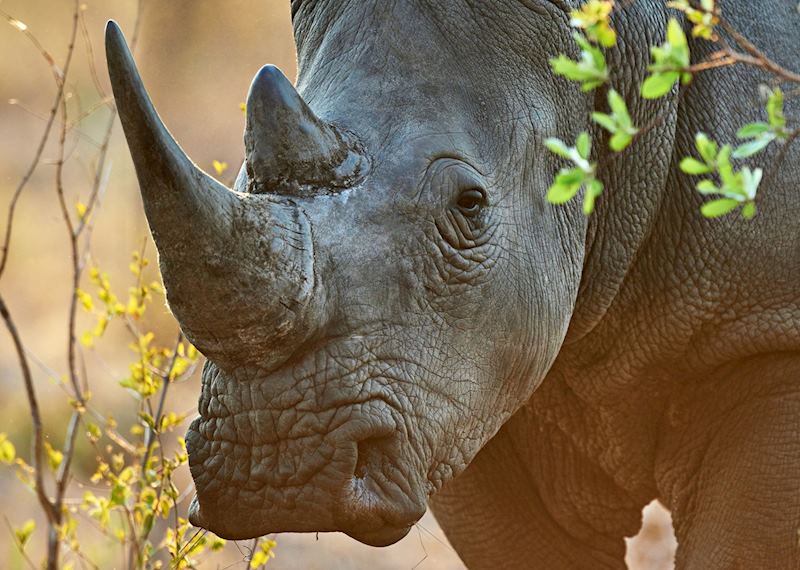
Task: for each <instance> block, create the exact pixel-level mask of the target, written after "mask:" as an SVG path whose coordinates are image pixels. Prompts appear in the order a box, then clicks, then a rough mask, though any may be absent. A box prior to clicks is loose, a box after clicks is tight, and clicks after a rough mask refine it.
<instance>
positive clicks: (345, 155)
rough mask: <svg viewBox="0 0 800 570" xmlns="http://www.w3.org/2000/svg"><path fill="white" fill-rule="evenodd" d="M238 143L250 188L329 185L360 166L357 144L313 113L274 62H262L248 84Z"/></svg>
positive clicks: (347, 178) (349, 177)
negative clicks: (244, 157) (241, 141)
mask: <svg viewBox="0 0 800 570" xmlns="http://www.w3.org/2000/svg"><path fill="white" fill-rule="evenodd" d="M244 144H245V150H246V153H247V160H246V166H247V172H248V175H249V177H250V181H251V184H253V183H254V186H251V188H250V190H251V191H255V192H277V193H288V194H294V193H303V192H308V191H311V192H314V191H325V190H331V189H335V188H341V187H346V186H348V185H350V184H352V183H353V182H354V180H355V179H356V178H358V177H359V176H360V175H362V174H363V173H364V171H365V166H366V160H365V157H364V154H363V149H362V148H361V146H360V145H359V144H358V143H357V142H356V141H355V140H354V138H353V137H352V136H350V135H348V134H347V133H343V132H342V131H340V130H339V129H337V128H335V127H334V126H332V125H329V124H327V123H325V122H324V121H322V120H321V119H320V118H319V117H317V116H316V115H315V114H314V112H313V111H312V110H311V108H310V107H309V106H308V105H307V104H306V102H305V101H303V98H302V97H301V96H300V94H299V93H298V92H297V91H296V90H295V88H294V86H293V85H292V84H291V83H290V82H289V80H288V79H287V78H286V76H285V75H284V74H283V73H282V72H281V70H280V69H278V68H277V67H275V66H274V65H265V66H264V67H262V68H261V70H260V71H259V72H258V73H257V74H256V76H255V78H254V79H253V83H252V85H251V86H250V93H249V95H248V97H247V125H246V128H245V133H244Z"/></svg>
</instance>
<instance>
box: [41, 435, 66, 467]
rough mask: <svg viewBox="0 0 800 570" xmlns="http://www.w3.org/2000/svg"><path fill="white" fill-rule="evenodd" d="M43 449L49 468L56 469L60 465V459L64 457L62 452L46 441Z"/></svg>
mask: <svg viewBox="0 0 800 570" xmlns="http://www.w3.org/2000/svg"><path fill="white" fill-rule="evenodd" d="M44 449H45V451H46V452H47V462H48V463H49V465H50V469H52V470H53V471H57V470H58V468H59V466H60V465H61V461H63V459H64V454H63V453H61V452H60V451H59V450H57V449H55V448H53V446H52V445H50V443H49V442H47V441H45V442H44Z"/></svg>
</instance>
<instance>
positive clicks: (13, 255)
mask: <svg viewBox="0 0 800 570" xmlns="http://www.w3.org/2000/svg"><path fill="white" fill-rule="evenodd" d="M73 6H74V5H73V3H72V2H71V1H69V0H0V10H2V12H3V13H4V15H3V17H2V21H0V227H1V228H2V229H3V230H4V229H5V216H6V211H7V208H8V205H9V203H10V201H11V197H12V194H13V192H14V189H15V188H16V186H17V184H18V183H19V181H20V180H21V179H22V177H23V176H24V174H25V171H26V170H27V168H28V166H29V164H30V161H31V160H32V158H33V156H34V154H35V152H36V145H37V144H38V141H39V140H40V138H41V136H42V132H43V130H44V127H45V122H46V118H47V115H48V113H49V111H50V108H51V106H52V104H53V101H54V98H55V94H56V85H55V82H54V81H53V76H52V71H51V68H50V66H48V64H47V62H46V61H45V59H44V58H43V57H42V55H41V54H40V53H39V52H38V51H37V48H36V47H35V46H34V45H33V43H32V42H31V41H30V38H28V37H26V35H25V34H24V33H23V31H22V30H21V29H20V27H21V26H20V25H19V24H18V23H17V24H14V22H11V24H13V25H7V21H6V20H7V17H8V16H10V17H13V18H14V19H15V20H16V21H17V22H21V23H23V25H24V26H26V27H27V31H29V32H30V33H31V34H33V35H34V36H35V37H36V38H37V39H38V41H39V42H40V43H41V45H42V48H43V49H45V50H46V51H47V52H49V53H50V54H52V56H53V58H54V60H55V62H56V64H57V65H61V64H62V62H63V61H64V58H65V56H66V52H67V46H68V45H69V33H70V30H71V24H72V14H73ZM137 6H138V3H137V2H136V0H88V1H87V2H86V4H85V5H84V7H83V10H84V11H83V16H84V18H85V23H86V28H85V29H86V37H85V38H84V37H83V35H82V33H80V32H79V38H78V45H77V46H76V50H75V55H74V60H73V62H72V69H71V70H70V75H69V78H70V79H69V81H68V84H67V91H68V93H69V99H68V102H67V103H68V106H69V111H70V116H71V118H72V121H74V124H72V125H71V128H70V130H69V132H68V135H67V140H66V150H67V153H68V155H67V158H68V160H67V162H66V165H65V170H64V180H65V192H66V194H67V197H68V202H69V203H70V204H75V203H77V202H80V201H82V200H86V199H87V195H86V194H87V192H88V189H89V188H90V187H91V184H92V177H93V173H94V170H95V169H96V168H97V164H95V161H96V160H97V155H98V149H99V147H100V146H101V145H102V141H103V137H104V135H105V131H106V126H107V122H108V119H109V116H110V112H111V111H110V107H109V106H108V105H107V103H108V95H109V94H110V92H111V91H110V87H109V85H108V80H107V74H106V68H105V61H104V50H103V29H104V26H105V22H106V21H107V20H108V19H114V20H116V21H117V22H118V23H119V24H120V25H121V27H122V29H123V31H124V32H125V33H126V35H127V36H128V39H129V41H130V39H131V34H132V32H133V26H134V21H135V19H136V14H137ZM143 6H144V8H143V12H142V14H141V21H140V22H141V28H140V36H139V42H138V45H137V48H136V53H135V55H136V60H137V62H138V64H139V68H140V71H141V73H142V77H143V79H144V81H145V84H146V85H147V87H148V90H149V92H150V95H151V97H152V99H153V101H154V103H155V106H156V108H157V109H158V110H159V112H160V114H161V116H162V118H163V119H164V122H165V123H166V125H167V126H168V128H169V129H170V131H171V132H172V133H173V135H174V136H175V138H176V139H177V140H178V142H179V143H180V144H181V146H182V147H183V148H184V149H185V150H186V151H187V153H188V154H189V155H190V156H191V157H193V159H194V160H195V161H196V162H197V163H198V164H199V165H200V166H201V167H202V168H203V169H204V170H206V171H208V172H211V173H213V174H215V175H217V176H218V177H219V178H220V179H221V180H223V181H226V182H227V181H229V180H230V179H232V178H233V177H234V176H235V173H236V171H237V170H238V167H239V165H240V162H241V159H242V156H243V144H242V130H243V127H244V116H243V113H242V111H241V109H240V104H241V103H242V102H243V101H244V100H245V96H246V93H247V88H248V85H249V83H250V80H251V78H252V77H253V75H254V74H255V73H256V71H257V70H258V69H259V67H260V66H261V65H263V64H265V63H274V64H276V65H278V66H279V67H280V68H281V69H283V70H284V72H285V73H286V75H287V76H288V77H290V78H294V77H295V74H296V67H295V53H294V43H293V39H292V34H291V22H290V15H289V1H288V0H269V1H267V0H202V1H198V0H169V1H164V0H161V1H154V0H150V1H148V0H145V1H144V2H143ZM87 40H88V41H87ZM89 46H91V49H89ZM92 66H95V67H96V78H97V82H96V83H97V84H96V83H95V80H94V78H93V71H92ZM98 87H99V89H98ZM104 95H105V98H104ZM55 138H57V137H55ZM57 151H58V148H57V145H55V144H49V145H48V146H47V147H45V149H44V153H43V155H42V162H41V164H40V165H39V167H38V169H37V170H36V171H35V173H34V175H33V177H32V178H31V180H30V182H29V184H28V186H27V187H26V189H25V192H24V194H23V195H22V198H21V200H20V202H19V204H18V208H17V214H16V218H15V225H14V231H13V234H12V242H11V250H10V255H9V261H8V267H7V269H6V272H5V274H4V275H3V278H2V281H0V290H2V294H3V296H4V298H5V299H6V302H7V303H8V305H9V307H10V308H11V310H12V312H13V314H14V318H15V320H16V322H17V325H18V328H19V329H20V334H21V336H22V338H23V340H24V342H25V345H26V350H27V351H28V354H29V357H30V359H31V361H32V363H33V366H34V370H33V373H34V377H35V381H36V386H37V389H38V390H39V399H40V403H41V405H42V407H43V416H44V418H45V424H46V428H47V431H48V434H49V435H48V441H51V442H52V444H53V445H54V446H60V445H61V444H62V438H63V432H64V426H65V424H66V422H67V418H68V416H69V413H70V411H71V410H70V407H69V405H68V404H67V402H66V398H65V393H64V390H63V386H61V381H62V380H63V377H64V374H65V371H66V370H67V363H66V343H67V337H66V331H67V328H66V327H67V323H66V321H67V314H68V313H67V311H68V304H69V301H70V298H71V295H72V293H71V292H72V288H71V284H70V283H69V275H70V263H69V250H68V248H67V233H66V229H65V226H64V222H63V219H62V216H61V213H60V210H59V208H58V202H57V198H56V194H55V189H54V171H55V167H54V162H55V159H56V157H57ZM215 161H216V166H215ZM103 176H104V177H105V176H107V184H105V186H104V187H105V191H104V192H103V194H102V197H101V208H99V210H98V211H97V212H96V214H95V216H94V218H93V219H94V222H95V224H96V227H95V229H94V235H93V237H92V240H91V257H92V263H93V265H96V266H98V267H99V268H101V269H102V270H103V271H105V272H107V273H108V275H109V280H110V281H111V283H112V286H114V288H115V289H116V290H119V291H120V292H121V295H122V294H126V293H125V292H126V290H127V288H128V287H130V286H131V285H132V276H131V274H130V271H129V268H128V265H129V263H130V259H131V252H133V251H140V250H142V248H143V247H144V248H145V256H146V257H147V258H149V259H151V260H153V261H154V260H155V250H154V248H153V246H152V244H151V243H149V237H148V234H147V227H146V223H145V220H144V217H143V213H142V208H141V203H140V199H139V193H138V188H137V184H136V179H135V175H134V172H133V166H132V163H131V160H130V157H129V154H128V150H127V147H126V145H125V141H124V138H123V137H122V133H121V129H120V128H119V125H118V124H117V125H116V126H115V127H114V130H113V132H112V136H111V139H110V147H109V153H108V160H107V162H106V164H105V167H104V169H103ZM153 265H155V264H154V263H151V265H150V267H149V268H148V271H149V272H150V273H149V274H148V275H149V278H152V279H157V274H156V273H155V269H154V268H153ZM82 319H84V320H83V321H81V323H79V327H78V328H79V329H86V328H91V326H92V319H90V318H89V317H88V316H84V317H82ZM84 321H85V322H84ZM146 321H147V322H146V325H147V328H149V329H152V330H153V332H154V333H155V336H156V342H158V343H161V344H163V345H169V344H170V343H171V342H173V339H174V337H175V334H176V331H177V328H176V325H175V323H174V320H173V319H172V317H171V316H170V315H169V313H168V311H167V309H166V308H165V307H164V305H163V303H161V302H156V303H155V304H154V306H153V307H152V308H151V309H150V310H149V312H148V314H147V315H146ZM102 340H103V342H102V343H100V342H98V343H97V346H96V347H95V348H93V349H86V350H84V351H83V353H84V362H83V364H82V365H83V366H85V368H86V370H87V375H88V376H89V378H90V379H91V382H90V389H91V392H92V401H93V403H95V404H96V405H97V406H98V407H100V408H103V409H110V410H114V411H115V413H117V414H118V417H117V418H116V419H117V420H118V421H119V422H120V423H121V424H122V423H123V422H128V423H130V422H135V413H136V411H135V406H131V405H130V401H131V397H130V395H129V394H128V393H127V392H126V391H125V390H124V389H122V388H121V387H120V386H119V381H120V380H121V379H122V378H124V377H125V376H126V375H127V374H128V370H127V366H128V363H129V362H130V360H131V355H132V353H131V352H130V350H129V349H128V344H129V342H130V341H129V339H128V337H127V336H126V331H124V330H122V327H114V326H111V327H109V330H108V332H107V333H106V336H105V337H104V338H103V339H102ZM0 384H1V385H2V390H3V392H2V393H3V394H4V395H5V398H4V399H3V404H2V414H1V415H0V432H4V433H7V434H8V437H9V439H10V440H11V441H12V442H13V443H14V444H15V446H16V448H17V450H18V453H19V455H20V456H23V457H26V458H29V455H30V454H29V449H30V444H29V438H30V432H31V427H30V414H29V412H28V408H27V403H26V400H25V398H24V393H23V387H22V383H21V380H20V373H19V369H18V363H17V359H16V356H15V354H14V352H13V349H12V345H11V342H10V341H9V340H8V337H7V335H6V334H5V330H3V331H2V333H0ZM198 393H199V374H194V375H193V376H192V377H191V378H190V379H189V380H188V381H186V382H184V383H182V384H180V385H178V386H176V387H175V389H174V390H173V391H172V392H171V394H170V398H169V400H170V402H169V406H171V409H175V410H177V411H179V412H182V413H186V414H187V415H188V416H189V417H191V415H193V414H194V413H195V412H194V407H193V406H194V403H195V401H196V399H197V395H198ZM184 430H185V428H184V427H183V426H181V427H179V428H178V430H177V432H178V435H180V434H182V433H183V431H184ZM93 471H94V457H93V456H92V451H91V449H90V448H89V447H88V446H86V445H82V444H80V443H79V448H78V452H77V456H76V465H75V482H74V484H73V489H72V490H71V496H74V497H77V499H76V501H78V502H79V500H80V497H81V496H82V490H81V487H82V486H83V485H85V484H87V483H86V482H87V481H88V479H89V477H90V476H91V474H92V473H93ZM184 471H185V472H184V473H181V474H180V477H182V478H183V479H184V480H185V481H184V484H185V485H189V481H188V470H186V469H184ZM0 489H2V495H3V497H4V500H3V501H2V504H1V506H0V511H2V516H3V517H4V519H5V520H4V521H3V524H2V525H0V527H2V528H0V560H5V561H7V563H6V564H0V566H3V567H8V568H24V567H25V563H24V561H23V560H22V558H21V557H20V555H19V554H18V552H17V549H16V548H15V546H14V544H13V539H12V536H13V534H12V533H11V532H10V528H8V527H14V528H16V527H18V526H19V525H20V524H21V523H22V521H25V520H27V519H31V518H32V519H35V520H39V515H38V514H37V510H38V509H37V505H36V503H35V498H34V496H33V494H32V493H30V492H29V491H28V490H27V489H26V488H25V487H24V486H23V485H22V484H21V483H20V482H19V481H17V480H16V477H15V476H14V473H13V470H12V469H0ZM182 508H183V509H184V512H185V508H186V504H185V503H184V504H183V505H182ZM646 511H647V517H646V520H647V523H646V525H645V528H644V529H643V531H642V532H641V533H640V535H639V536H638V537H637V538H636V539H634V540H633V541H631V544H633V546H632V547H631V548H629V556H628V560H629V565H630V566H631V567H632V568H637V569H652V570H656V569H658V570H660V569H666V568H671V567H672V555H673V552H674V547H675V543H674V539H673V538H672V534H671V530H670V526H669V525H670V521H669V515H668V514H667V513H666V512H665V511H664V510H663V509H661V508H660V507H658V506H656V505H652V506H651V507H648V509H647V510H646ZM42 528H43V527H42V526H39V529H40V530H39V531H38V532H37V533H35V534H34V536H33V538H32V539H31V543H30V545H29V547H28V548H29V549H30V551H31V552H34V553H41V552H42V551H43V539H42V537H41V536H40V535H41V534H42V532H41V529H42ZM83 540H85V542H86V544H84V546H83V548H84V550H86V551H87V552H88V553H89V554H91V555H92V557H93V558H94V559H95V560H96V561H97V562H98V564H99V566H100V567H101V568H122V567H124V564H123V561H122V559H121V557H120V555H119V550H118V549H112V548H111V547H110V546H109V545H108V542H103V541H100V540H97V541H96V542H97V544H96V545H95V544H94V543H93V542H92V540H93V539H92V535H91V534H89V535H86V537H85V538H84V539H83ZM277 541H278V546H277V548H276V549H275V553H276V558H275V559H273V560H271V561H270V562H269V565H268V567H270V568H275V569H290V568H309V569H314V568H320V569H340V568H341V569H359V568H369V569H384V568H385V569H395V568H403V569H405V568H408V569H412V568H420V569H426V568H428V569H434V568H436V569H446V570H451V569H452V570H455V569H457V568H463V565H462V564H461V563H460V561H459V559H458V556H457V555H456V554H455V553H454V552H453V550H452V549H451V547H450V546H449V545H448V543H447V540H446V539H445V537H444V535H443V533H442V532H441V530H440V529H439V527H438V525H437V524H436V521H435V520H434V519H433V517H432V516H431V515H430V514H428V515H426V517H425V518H424V519H423V520H422V521H421V523H420V524H419V525H418V527H417V528H415V529H413V530H412V532H411V533H410V534H409V535H408V536H407V537H406V538H405V539H404V540H402V541H400V542H399V543H398V544H396V545H394V546H391V547H388V548H385V549H374V548H370V547H367V546H363V545H361V544H359V543H357V542H355V541H353V540H351V539H349V538H348V537H346V536H343V535H338V534H320V535H319V536H314V535H282V536H279V537H277ZM244 551H245V548H244V546H243V545H242V544H239V545H237V544H233V543H229V544H228V546H226V548H225V549H224V550H223V551H222V552H221V553H219V554H215V555H214V556H213V557H212V558H209V559H208V562H206V563H205V564H204V567H208V568H226V567H230V568H244V567H245V565H246V564H245V563H244V562H242V560H243V558H244V554H243V552H244ZM37 558H38V556H37Z"/></svg>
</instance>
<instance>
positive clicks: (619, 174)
mask: <svg viewBox="0 0 800 570" xmlns="http://www.w3.org/2000/svg"><path fill="white" fill-rule="evenodd" d="M650 4H651V2H643V3H637V4H636V5H632V6H631V7H630V9H628V10H625V11H624V12H622V13H620V14H619V18H618V19H617V22H616V25H617V30H618V32H619V34H620V36H621V37H625V35H626V34H632V35H634V36H635V37H639V36H641V34H644V35H645V36H646V37H645V38H643V39H642V41H643V42H644V41H645V40H646V41H647V42H649V43H648V44H647V45H657V44H658V43H659V42H660V41H661V38H663V36H664V33H665V32H664V30H665V28H666V21H667V15H666V13H665V10H664V8H663V6H661V7H658V6H650ZM643 22H648V25H644V24H643ZM640 45H644V43H642V44H640V43H638V42H624V43H621V44H620V49H617V50H612V51H610V52H609V54H608V68H609V70H611V73H612V77H611V81H610V84H611V85H614V86H615V87H616V89H617V91H619V92H620V93H622V94H623V96H624V97H625V99H626V102H627V104H628V110H629V111H630V114H631V118H632V119H633V122H634V124H636V125H637V126H640V127H641V126H645V125H648V124H652V123H653V122H654V121H658V126H657V127H655V128H651V129H649V130H648V131H647V132H643V133H642V134H641V135H640V136H639V137H637V139H636V141H635V142H634V144H632V145H631V146H630V147H629V148H628V149H627V150H625V151H624V152H623V153H622V154H618V155H614V154H613V153H612V152H611V151H610V150H608V149H607V148H606V149H605V154H603V155H601V156H600V157H598V158H599V159H598V164H599V165H600V167H599V168H600V172H599V174H600V178H601V179H602V180H603V182H604V183H605V190H604V192H603V195H602V197H601V198H600V200H599V201H598V207H597V208H596V210H595V212H594V213H593V214H592V216H591V217H590V219H589V226H588V228H587V233H586V257H585V260H584V269H583V278H582V280H581V285H580V292H579V294H578V301H577V303H576V306H575V312H574V316H573V319H572V323H571V325H570V330H569V332H568V334H567V339H566V341H565V344H567V345H568V344H571V343H576V342H578V341H580V340H581V339H582V338H584V337H585V336H586V335H587V334H589V333H590V332H591V331H592V330H593V329H594V328H595V327H596V326H597V325H598V324H599V323H600V321H601V320H602V319H603V317H604V316H605V315H606V314H607V312H608V310H609V308H610V307H611V305H612V303H614V302H615V300H616V299H617V296H618V295H619V293H620V291H621V290H622V289H623V288H624V287H625V286H626V280H627V279H626V278H627V277H628V275H629V272H630V270H631V268H632V267H633V265H634V263H635V262H636V260H637V257H638V256H639V255H640V253H641V252H642V250H643V249H644V248H645V247H646V244H647V242H648V240H649V239H651V237H655V238H656V239H657V235H658V232H657V231H655V230H656V228H657V223H658V222H657V220H658V215H659V211H660V209H661V205H662V202H663V200H664V196H665V193H666V189H667V181H668V178H669V173H670V170H671V168H672V167H673V161H672V155H673V151H674V147H675V134H676V126H677V116H678V100H679V97H678V92H677V89H675V90H674V91H673V92H672V93H671V94H670V95H668V96H666V97H663V98H661V99H658V100H655V101H647V100H644V99H642V98H641V97H639V94H638V86H639V85H641V83H642V81H643V80H644V78H645V77H646V75H647V64H648V55H647V53H646V52H645V51H642V50H640V49H638V48H639V46H640ZM640 51H641V53H639V52H640ZM606 94H607V91H606V90H605V89H600V90H597V91H596V94H595V101H594V104H595V109H596V110H598V111H603V112H605V111H607V104H606V103H605V101H606ZM604 136H605V135H604V134H603V132H602V131H601V130H600V129H599V127H597V128H596V129H595V132H594V133H593V140H596V141H602V140H604ZM604 146H605V145H597V147H596V148H603V147H604Z"/></svg>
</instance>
